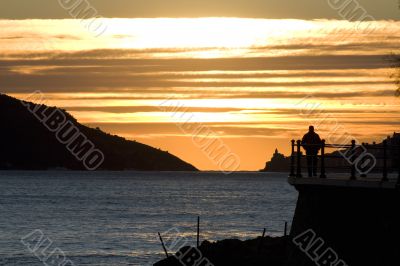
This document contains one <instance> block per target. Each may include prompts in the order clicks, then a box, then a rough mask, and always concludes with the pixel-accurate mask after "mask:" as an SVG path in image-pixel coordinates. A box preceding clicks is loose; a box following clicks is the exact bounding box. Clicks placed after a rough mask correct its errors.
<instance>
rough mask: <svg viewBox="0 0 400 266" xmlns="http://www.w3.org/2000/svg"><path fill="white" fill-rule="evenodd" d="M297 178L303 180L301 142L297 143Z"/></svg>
mask: <svg viewBox="0 0 400 266" xmlns="http://www.w3.org/2000/svg"><path fill="white" fill-rule="evenodd" d="M296 177H297V178H301V177H302V175H301V141H300V140H298V141H297V173H296Z"/></svg>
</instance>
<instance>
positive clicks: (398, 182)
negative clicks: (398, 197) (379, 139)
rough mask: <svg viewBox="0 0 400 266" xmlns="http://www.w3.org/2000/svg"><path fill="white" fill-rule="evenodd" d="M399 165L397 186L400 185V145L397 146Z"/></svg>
mask: <svg viewBox="0 0 400 266" xmlns="http://www.w3.org/2000/svg"><path fill="white" fill-rule="evenodd" d="M397 165H398V167H399V170H398V171H399V172H398V173H397V174H398V176H397V187H400V145H398V146H397Z"/></svg>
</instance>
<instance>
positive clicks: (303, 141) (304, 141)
mask: <svg viewBox="0 0 400 266" xmlns="http://www.w3.org/2000/svg"><path fill="white" fill-rule="evenodd" d="M306 137H307V134H306V135H304V136H303V138H302V139H301V144H302V145H305V144H306Z"/></svg>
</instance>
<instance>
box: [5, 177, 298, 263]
mask: <svg viewBox="0 0 400 266" xmlns="http://www.w3.org/2000/svg"><path fill="white" fill-rule="evenodd" d="M0 183H1V185H0V213H1V215H0V265H34V266H35V265H38V266H39V265H49V266H52V265H65V266H70V265H107V266H109V265H153V264H154V263H155V262H157V261H158V260H161V259H163V258H165V256H166V255H165V253H164V250H163V248H162V246H161V243H160V239H159V236H158V233H160V235H161V237H162V238H163V241H164V244H165V246H166V248H167V250H168V252H169V253H170V254H172V253H174V252H176V251H177V250H178V249H179V248H180V247H181V246H184V245H195V244H196V232H197V221H198V217H200V241H203V240H209V241H217V240H222V239H228V238H238V239H243V240H244V239H250V238H254V237H257V236H260V235H262V232H263V229H264V228H265V229H266V234H267V235H270V236H281V235H283V233H284V225H285V222H288V225H289V228H290V224H291V222H292V218H293V213H294V209H295V205H296V199H297V192H296V190H295V189H294V188H293V187H291V186H290V185H289V184H288V183H287V173H258V172H238V173H232V174H230V175H225V174H223V173H218V172H74V171H43V172H42V171H0Z"/></svg>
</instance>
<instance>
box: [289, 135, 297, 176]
mask: <svg viewBox="0 0 400 266" xmlns="http://www.w3.org/2000/svg"><path fill="white" fill-rule="evenodd" d="M295 143H296V141H295V140H294V139H292V155H291V156H290V176H291V177H293V176H296V175H295V173H294V164H295V158H294V146H295Z"/></svg>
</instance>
